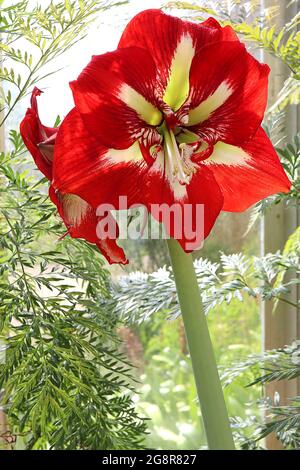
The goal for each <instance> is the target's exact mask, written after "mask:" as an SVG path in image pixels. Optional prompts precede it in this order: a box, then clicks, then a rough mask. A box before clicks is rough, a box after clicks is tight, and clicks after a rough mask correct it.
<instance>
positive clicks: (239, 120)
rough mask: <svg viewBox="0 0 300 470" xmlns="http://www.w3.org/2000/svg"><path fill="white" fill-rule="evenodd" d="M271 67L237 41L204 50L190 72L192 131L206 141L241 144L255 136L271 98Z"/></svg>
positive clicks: (196, 58)
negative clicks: (260, 61) (258, 59)
mask: <svg viewBox="0 0 300 470" xmlns="http://www.w3.org/2000/svg"><path fill="white" fill-rule="evenodd" d="M268 74H269V67H268V66H267V65H264V64H261V63H259V62H258V61H257V60H256V59H255V58H254V57H252V56H251V55H250V54H249V53H248V52H247V51H246V49H245V46H244V45H242V44H241V43H238V42H223V43H219V44H212V45H210V46H207V47H205V48H203V49H202V50H201V51H200V52H199V54H198V55H197V56H196V57H195V58H194V60H193V63H192V66H191V72H190V96H189V100H190V112H189V126H190V129H191V130H192V131H193V132H195V133H197V134H199V135H200V136H203V138H204V139H205V140H208V141H211V142H216V141H218V140H221V141H223V142H227V143H230V144H239V143H242V142H243V141H244V140H246V139H247V140H248V139H249V138H251V137H252V135H254V134H255V132H256V130H257V129H258V127H259V126H260V124H261V121H262V119H263V115H264V111H265V108H266V104H267V97H268Z"/></svg>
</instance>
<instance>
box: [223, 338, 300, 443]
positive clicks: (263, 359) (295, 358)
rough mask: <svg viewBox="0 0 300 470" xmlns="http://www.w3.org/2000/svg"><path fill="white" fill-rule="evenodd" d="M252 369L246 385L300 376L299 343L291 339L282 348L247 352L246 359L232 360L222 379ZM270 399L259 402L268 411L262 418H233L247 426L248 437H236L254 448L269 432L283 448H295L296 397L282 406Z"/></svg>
mask: <svg viewBox="0 0 300 470" xmlns="http://www.w3.org/2000/svg"><path fill="white" fill-rule="evenodd" d="M249 370H250V371H253V373H254V375H255V379H254V380H253V381H252V383H250V384H249V385H256V384H265V383H268V382H273V381H278V380H283V379H286V380H291V379H294V378H297V377H300V343H299V341H295V342H294V343H293V344H292V345H290V346H286V347H285V348H283V349H278V350H274V351H267V352H265V353H263V354H257V355H251V356H249V357H248V358H247V359H246V360H244V361H242V362H239V363H236V364H233V365H232V366H231V368H230V369H227V370H226V372H225V373H224V376H223V379H224V380H225V381H226V383H231V382H232V381H234V380H235V379H236V378H237V377H239V376H240V375H241V374H243V373H245V371H247V372H248V371H249ZM276 400H277V398H276V397H275V399H274V402H273V401H272V400H270V399H267V400H264V401H263V402H262V403H261V405H262V407H263V408H264V410H265V412H267V414H268V419H267V421H266V422H262V420H261V419H260V420H256V421H255V422H250V421H248V422H245V421H243V420H240V419H237V420H236V421H235V426H236V428H237V429H239V430H241V428H248V433H249V434H250V435H251V438H249V437H247V438H246V439H245V436H244V435H243V433H240V434H239V440H240V443H241V445H242V446H243V448H258V446H260V445H261V444H260V442H261V441H262V440H263V439H264V438H265V437H266V436H267V435H268V434H270V433H271V432H274V433H275V434H276V436H277V438H278V439H279V440H280V441H281V442H282V444H283V445H284V447H285V448H287V449H299V446H300V407H299V403H300V400H299V397H295V398H291V399H290V401H289V403H288V404H287V405H286V406H279V405H278V403H277V402H276Z"/></svg>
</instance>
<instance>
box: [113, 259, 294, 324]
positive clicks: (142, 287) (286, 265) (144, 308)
mask: <svg viewBox="0 0 300 470" xmlns="http://www.w3.org/2000/svg"><path fill="white" fill-rule="evenodd" d="M194 266H195V271H196V274H197V278H198V283H199V287H200V291H201V294H202V300H203V304H204V308H205V310H206V312H208V311H209V310H210V309H212V308H214V307H215V306H217V305H220V304H222V303H223V302H227V303H229V302H230V301H231V300H233V299H235V298H236V299H238V300H239V301H243V300H244V298H245V296H250V297H252V298H254V299H260V300H270V299H278V300H281V301H283V302H285V299H284V295H285V294H286V293H287V292H289V289H290V288H291V286H293V285H297V284H299V278H297V277H294V278H293V279H291V280H289V281H285V280H284V274H286V273H287V272H292V273H296V274H297V273H298V274H299V273H300V265H299V250H297V251H295V252H293V253H289V254H287V255H284V254H280V253H277V254H268V255H266V256H265V257H262V258H258V257H252V258H249V257H246V256H245V255H242V254H241V253H240V254H232V255H224V254H222V255H221V261H220V263H213V262H211V261H209V260H207V259H202V258H200V259H198V260H196V261H195V262H194ZM279 274H280V275H281V282H277V283H275V281H276V280H277V279H278V278H277V276H278V275H279ZM112 297H113V298H114V301H115V302H116V304H112V308H113V311H114V312H116V313H117V314H118V315H119V316H120V318H122V320H126V321H129V322H137V323H140V322H143V321H145V320H148V318H149V317H150V316H151V315H153V314H154V313H157V312H160V311H165V312H166V314H168V315H169V316H171V317H172V318H177V317H178V315H180V310H179V305H178V302H177V294H176V287H175V281H174V278H173V274H172V271H171V269H170V268H161V269H159V270H158V271H156V272H154V273H151V274H146V273H142V272H134V273H130V274H129V275H128V276H123V277H121V279H120V280H119V281H118V283H115V284H114V286H113V290H112Z"/></svg>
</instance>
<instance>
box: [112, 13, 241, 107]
mask: <svg viewBox="0 0 300 470" xmlns="http://www.w3.org/2000/svg"><path fill="white" fill-rule="evenodd" d="M224 40H227V41H237V36H236V34H235V33H234V32H233V30H232V29H231V28H230V27H225V28H222V27H221V26H220V25H219V23H218V22H217V21H216V20H214V19H213V18H209V19H208V20H207V21H204V22H203V23H201V24H195V23H191V22H188V21H182V20H180V19H179V18H175V17H173V16H170V15H166V14H165V13H163V12H162V11H161V10H146V11H143V12H141V13H139V14H138V15H136V16H135V17H134V18H133V19H132V20H131V21H130V22H129V24H128V25H127V27H126V28H125V30H124V32H123V35H122V37H121V40H120V42H119V46H118V47H119V48H127V47H132V46H139V47H143V48H145V49H146V50H148V51H149V54H151V56H152V57H153V59H154V61H155V64H156V67H157V71H158V78H159V80H160V82H161V83H162V86H163V90H164V93H163V96H162V98H163V100H164V102H165V103H167V104H168V105H169V106H170V107H171V108H172V109H173V110H174V111H176V110H177V109H178V108H179V107H180V106H181V105H182V104H183V103H184V101H185V100H186V98H187V96H188V93H189V71H190V66H191V63H192V60H193V57H194V56H195V55H196V54H197V53H198V51H199V50H200V49H201V48H202V47H204V46H206V45H208V44H211V43H213V42H218V41H224ZM158 91H159V90H158Z"/></svg>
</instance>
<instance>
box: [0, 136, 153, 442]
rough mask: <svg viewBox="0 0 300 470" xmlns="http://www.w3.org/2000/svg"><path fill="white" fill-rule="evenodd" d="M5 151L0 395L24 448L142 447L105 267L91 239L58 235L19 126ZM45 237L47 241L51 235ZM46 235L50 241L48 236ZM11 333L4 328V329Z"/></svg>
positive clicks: (58, 226) (142, 425) (141, 428)
mask: <svg viewBox="0 0 300 470" xmlns="http://www.w3.org/2000/svg"><path fill="white" fill-rule="evenodd" d="M11 140H12V141H13V143H14V149H13V150H12V151H11V152H10V153H9V154H7V155H4V154H2V157H1V165H0V170H1V176H0V177H1V179H2V183H3V186H2V188H1V208H0V210H1V214H2V219H1V232H2V233H1V245H0V249H1V253H2V255H1V258H2V259H1V271H0V279H1V284H0V287H1V291H0V292H1V294H0V296H1V309H0V331H1V334H2V342H3V344H4V345H5V361H3V363H2V364H1V365H0V389H2V390H3V393H2V397H1V403H2V405H3V406H4V407H5V410H6V413H7V416H8V418H9V422H10V427H11V430H12V432H13V433H15V434H16V435H22V436H23V439H24V441H25V443H26V446H27V448H30V449H40V448H48V447H51V448H54V449H81V448H84V449H129V448H135V449H136V448H140V447H141V446H142V442H143V435H144V431H145V423H144V421H143V420H142V419H141V418H139V416H138V415H137V413H136V411H135V409H134V406H133V402H132V401H131V397H130V394H129V390H130V386H129V384H131V383H132V379H131V375H130V372H129V369H130V366H129V364H127V362H126V361H125V359H124V357H123V356H122V355H121V354H120V353H119V345H118V342H119V341H118V339H117V337H116V334H115V326H116V317H115V316H113V315H111V313H109V314H108V312H107V311H106V309H105V308H104V301H105V300H108V299H109V291H108V284H109V279H108V272H107V270H106V268H105V266H104V261H103V258H102V257H101V256H100V254H99V253H98V252H97V251H96V250H95V249H94V247H93V246H92V245H88V244H87V243H83V242H80V241H78V240H71V239H68V238H64V240H62V241H61V242H60V243H59V244H58V245H57V246H56V247H55V251H54V250H53V249H52V250H51V251H50V250H48V249H47V244H49V246H51V245H53V242H52V240H51V236H52V237H54V236H55V238H57V237H58V236H59V235H62V231H61V230H62V229H61V224H60V223H58V220H56V218H55V216H54V208H53V205H52V204H51V203H50V202H49V200H48V198H47V196H46V194H45V192H44V190H45V187H44V185H43V180H41V181H38V180H36V178H34V177H29V176H28V175H27V174H26V173H25V172H22V171H21V170H20V167H21V166H22V165H24V164H25V163H26V167H27V168H30V163H29V161H28V160H26V156H25V155H26V154H25V153H24V147H23V145H22V144H21V140H20V137H19V135H18V134H16V133H12V134H11ZM47 240H48V242H47ZM45 242H46V243H45ZM7 332H9V335H8V336H7Z"/></svg>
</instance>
